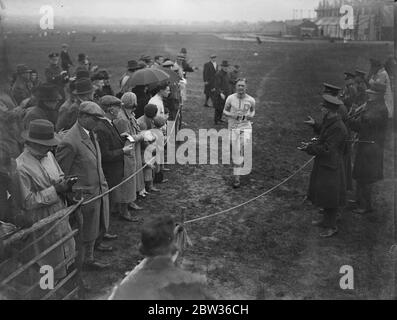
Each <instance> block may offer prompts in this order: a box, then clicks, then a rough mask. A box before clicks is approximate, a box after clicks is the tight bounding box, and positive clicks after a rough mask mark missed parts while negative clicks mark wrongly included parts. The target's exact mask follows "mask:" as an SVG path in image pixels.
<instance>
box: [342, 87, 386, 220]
mask: <svg viewBox="0 0 397 320" xmlns="http://www.w3.org/2000/svg"><path fill="white" fill-rule="evenodd" d="M366 92H367V94H368V102H367V103H366V105H365V107H364V111H363V112H362V113H360V114H359V116H358V117H356V118H355V117H353V118H352V119H350V120H349V121H348V125H349V127H350V128H351V129H352V130H353V131H355V132H358V141H357V152H356V158H355V161H354V167H353V178H354V180H356V182H357V190H356V201H355V204H356V206H357V208H356V209H355V210H353V212H354V213H357V214H365V213H368V212H372V211H373V206H372V185H373V184H374V183H375V182H377V181H379V180H382V179H383V152H384V144H385V138H386V130H387V118H388V110H387V108H386V104H385V100H384V95H385V92H386V85H382V84H375V85H373V86H371V89H369V90H367V91H366Z"/></svg>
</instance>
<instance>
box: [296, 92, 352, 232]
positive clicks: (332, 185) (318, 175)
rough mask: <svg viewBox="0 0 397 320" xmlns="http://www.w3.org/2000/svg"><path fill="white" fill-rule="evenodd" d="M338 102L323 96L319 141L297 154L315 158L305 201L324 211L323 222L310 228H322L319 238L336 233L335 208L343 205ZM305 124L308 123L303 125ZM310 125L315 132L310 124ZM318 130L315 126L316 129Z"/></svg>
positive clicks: (341, 128)
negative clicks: (302, 153) (322, 117)
mask: <svg viewBox="0 0 397 320" xmlns="http://www.w3.org/2000/svg"><path fill="white" fill-rule="evenodd" d="M341 104H342V101H340V100H339V99H337V98H336V97H333V96H331V95H323V103H322V105H321V111H322V113H323V114H324V120H323V123H322V125H321V131H320V137H319V139H318V141H317V142H316V143H302V146H301V148H300V150H302V151H306V152H307V153H308V154H310V155H313V156H315V159H314V165H313V170H312V173H311V175H310V185H309V190H308V199H309V200H310V201H311V202H312V203H313V204H314V205H315V206H317V207H320V208H322V209H323V211H324V217H323V219H321V220H319V221H313V225H316V226H320V227H324V228H325V230H324V231H323V232H321V233H320V236H321V237H324V238H327V237H331V236H333V235H334V234H336V233H337V232H338V228H337V225H336V216H337V212H338V207H342V206H344V204H345V198H346V182H345V179H346V177H345V172H344V163H343V153H344V150H345V146H346V142H345V141H346V139H347V129H346V126H345V124H344V123H343V121H342V119H341V118H340V115H339V114H338V108H339V106H340V105H341ZM306 123H309V122H306ZM311 124H312V125H313V126H314V127H315V128H316V123H315V122H314V121H312V122H311ZM317 127H318V125H317Z"/></svg>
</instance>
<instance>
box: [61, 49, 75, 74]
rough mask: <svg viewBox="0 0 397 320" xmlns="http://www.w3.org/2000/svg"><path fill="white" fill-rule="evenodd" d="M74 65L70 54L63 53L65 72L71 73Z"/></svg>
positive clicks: (62, 61) (62, 64)
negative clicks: (70, 68)
mask: <svg viewBox="0 0 397 320" xmlns="http://www.w3.org/2000/svg"><path fill="white" fill-rule="evenodd" d="M72 65H73V62H72V59H70V56H69V52H65V51H62V52H61V67H62V69H63V70H66V71H69V67H70V66H72Z"/></svg>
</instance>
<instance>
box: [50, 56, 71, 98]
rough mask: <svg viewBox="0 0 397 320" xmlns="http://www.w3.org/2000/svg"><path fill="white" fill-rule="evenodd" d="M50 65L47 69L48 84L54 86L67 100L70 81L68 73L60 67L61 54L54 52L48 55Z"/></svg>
mask: <svg viewBox="0 0 397 320" xmlns="http://www.w3.org/2000/svg"><path fill="white" fill-rule="evenodd" d="M48 58H49V60H50V63H49V65H48V67H47V68H46V69H45V77H46V82H48V83H52V84H54V85H55V86H56V87H57V88H58V91H59V94H60V95H61V96H62V100H64V99H65V85H66V83H67V82H68V81H69V78H68V73H67V71H65V70H62V68H61V67H60V66H59V53H57V52H53V53H50V54H49V55H48Z"/></svg>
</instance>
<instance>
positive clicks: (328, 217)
mask: <svg viewBox="0 0 397 320" xmlns="http://www.w3.org/2000/svg"><path fill="white" fill-rule="evenodd" d="M337 213H338V209H336V208H332V209H324V223H323V224H324V227H326V228H330V229H333V228H336V215H337Z"/></svg>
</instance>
